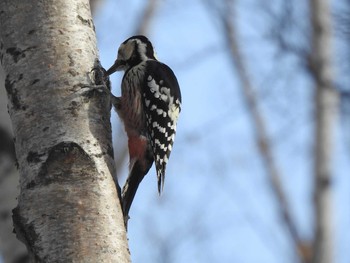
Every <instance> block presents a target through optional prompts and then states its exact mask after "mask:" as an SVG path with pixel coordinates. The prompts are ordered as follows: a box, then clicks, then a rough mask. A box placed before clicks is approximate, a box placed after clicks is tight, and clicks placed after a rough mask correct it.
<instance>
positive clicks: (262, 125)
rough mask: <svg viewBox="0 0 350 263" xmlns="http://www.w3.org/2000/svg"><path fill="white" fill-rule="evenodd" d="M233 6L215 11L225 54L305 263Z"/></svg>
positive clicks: (291, 235) (296, 244)
mask: <svg viewBox="0 0 350 263" xmlns="http://www.w3.org/2000/svg"><path fill="white" fill-rule="evenodd" d="M234 4H235V1H230V0H226V1H225V8H223V9H222V10H223V11H218V10H219V9H218V8H216V9H215V10H216V12H218V14H219V19H220V22H221V26H222V28H223V32H224V36H225V39H226V42H227V46H228V48H229V53H230V55H231V58H232V59H231V61H232V63H233V65H234V67H235V69H236V70H237V72H238V77H239V79H240V81H241V83H242V85H241V88H242V92H243V97H244V100H245V103H246V106H247V109H248V111H249V113H250V115H251V118H252V123H253V125H254V131H255V140H256V144H257V146H258V149H259V151H260V154H261V157H262V159H263V162H264V165H265V169H266V171H267V175H268V178H269V182H270V184H271V187H272V190H273V193H274V194H275V196H276V200H277V202H278V206H279V211H280V214H281V217H282V218H283V222H284V223H285V225H286V227H287V229H288V230H289V234H290V237H291V239H292V240H293V243H294V246H295V250H296V251H297V252H298V254H299V256H300V260H301V261H303V262H306V260H305V259H304V258H303V257H302V255H300V253H299V252H300V251H299V245H300V244H301V243H302V242H301V240H300V238H299V236H298V232H297V227H296V224H295V222H294V220H293V218H292V215H291V214H290V209H289V205H288V201H287V197H286V196H285V193H284V191H283V187H282V183H281V181H280V178H281V171H280V170H279V169H278V167H277V164H276V161H275V159H274V157H273V152H272V147H271V142H270V139H269V136H268V134H267V130H266V122H265V120H264V117H263V115H262V113H261V112H260V111H259V105H258V99H257V95H256V92H255V89H254V87H253V84H252V82H251V80H250V77H249V74H248V70H247V66H246V65H245V63H244V58H243V56H242V54H241V51H240V48H239V45H238V42H237V38H238V34H237V31H236V28H235V23H234V21H232V18H233V17H236V16H235V14H234Z"/></svg>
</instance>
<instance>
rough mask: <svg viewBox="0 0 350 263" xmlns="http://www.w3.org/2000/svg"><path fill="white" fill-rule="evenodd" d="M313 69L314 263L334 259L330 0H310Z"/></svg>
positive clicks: (334, 109) (334, 96)
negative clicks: (314, 111)
mask: <svg viewBox="0 0 350 263" xmlns="http://www.w3.org/2000/svg"><path fill="white" fill-rule="evenodd" d="M310 10H311V17H312V23H311V25H312V36H313V37H312V69H313V72H312V73H313V76H314V79H315V82H316V91H315V101H316V108H315V110H316V116H315V117H316V131H315V132H316V143H315V156H316V158H315V220H316V221H315V227H316V229H315V241H314V257H313V262H314V263H332V262H334V259H333V229H332V222H333V219H332V215H333V210H332V194H331V190H332V188H331V187H332V184H331V181H332V168H331V156H332V144H333V143H332V137H333V129H334V125H335V119H336V115H337V113H336V112H337V104H338V97H337V93H336V91H335V89H334V88H333V78H334V76H333V72H332V63H331V60H332V44H331V38H332V34H331V31H332V30H331V27H332V25H331V15H330V14H331V12H330V5H329V1H328V0H310Z"/></svg>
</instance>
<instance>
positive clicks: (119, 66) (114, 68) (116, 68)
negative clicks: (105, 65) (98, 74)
mask: <svg viewBox="0 0 350 263" xmlns="http://www.w3.org/2000/svg"><path fill="white" fill-rule="evenodd" d="M124 66H125V62H124V61H122V60H119V59H117V60H116V61H115V62H114V64H113V65H112V66H111V67H110V68H109V69H108V70H107V72H106V74H107V76H109V75H112V74H113V73H114V72H116V71H119V70H122V69H123V68H124Z"/></svg>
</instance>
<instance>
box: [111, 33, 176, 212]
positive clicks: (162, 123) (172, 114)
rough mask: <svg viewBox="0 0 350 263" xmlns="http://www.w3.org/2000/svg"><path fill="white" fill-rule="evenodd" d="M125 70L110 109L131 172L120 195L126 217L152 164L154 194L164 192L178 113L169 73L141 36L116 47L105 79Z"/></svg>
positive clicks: (174, 81) (173, 78) (146, 40)
mask: <svg viewBox="0 0 350 263" xmlns="http://www.w3.org/2000/svg"><path fill="white" fill-rule="evenodd" d="M118 70H124V71H125V74H124V77H123V80H122V87H121V97H120V98H116V97H114V100H113V101H114V103H113V104H114V106H115V108H116V110H117V112H118V115H119V116H120V118H121V119H122V120H123V122H124V126H125V130H126V133H127V135H128V146H129V154H130V167H129V168H130V172H129V177H128V179H127V182H126V184H125V186H124V188H123V191H122V199H123V209H124V215H125V216H127V214H128V212H129V209H130V205H131V203H132V200H133V198H134V195H135V193H136V190H137V187H138V185H139V183H140V182H141V180H142V179H143V177H144V176H145V175H146V174H147V172H148V170H149V169H150V167H151V166H152V163H153V161H155V166H156V170H157V177H158V191H159V193H161V191H162V189H163V186H164V176H165V169H166V165H167V163H168V160H169V156H170V153H171V150H172V147H173V143H174V139H175V133H176V124H177V120H178V117H179V113H180V110H181V93H180V88H179V84H178V82H177V79H176V77H175V75H174V73H173V71H172V70H171V69H170V68H169V67H168V66H167V65H165V64H164V63H161V62H159V61H158V60H157V59H156V57H155V54H154V50H153V46H152V44H151V42H150V41H149V40H148V39H147V38H146V37H145V36H133V37H131V38H129V39H127V40H125V41H124V42H123V43H122V44H121V45H120V47H119V50H118V58H117V60H116V61H115V63H114V65H113V66H112V67H111V68H110V69H108V70H107V75H110V74H112V73H113V72H115V71H118Z"/></svg>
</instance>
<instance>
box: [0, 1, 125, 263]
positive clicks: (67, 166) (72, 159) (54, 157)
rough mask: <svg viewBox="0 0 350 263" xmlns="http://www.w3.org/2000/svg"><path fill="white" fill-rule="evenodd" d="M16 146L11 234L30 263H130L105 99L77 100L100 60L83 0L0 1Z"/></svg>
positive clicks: (85, 96)
mask: <svg viewBox="0 0 350 263" xmlns="http://www.w3.org/2000/svg"><path fill="white" fill-rule="evenodd" d="M0 25H1V26H0V27H1V28H0V48H1V54H0V59H1V63H2V65H3V67H4V70H5V74H6V78H5V87H6V91H7V94H8V99H9V113H10V116H11V120H12V125H13V132H14V136H15V139H16V143H15V147H16V153H17V159H18V163H19V172H20V196H19V202H18V205H17V207H16V208H15V209H14V210H13V221H14V226H15V230H16V234H17V236H18V238H19V239H20V240H22V241H23V242H24V243H25V244H26V246H27V249H28V251H29V255H30V257H31V259H32V261H35V262H72V261H75V262H129V261H130V255H129V252H128V245H127V240H126V233H125V227H124V223H123V215H122V211H121V207H120V203H119V199H118V189H117V187H116V186H115V184H114V180H113V178H116V175H115V167H114V161H113V149H112V141H111V126H110V102H109V98H108V96H105V94H103V93H98V92H85V93H84V92H82V87H83V86H86V85H91V84H94V83H92V82H91V81H90V79H89V76H88V73H89V72H90V71H91V69H92V68H93V66H94V62H95V60H96V59H97V57H98V54H97V49H96V40H95V39H96V37H95V32H94V25H93V22H92V19H91V14H90V7H89V2H88V1H87V0H70V1H68V0H66V1H53V0H49V1H20V0H14V1H13V0H2V1H1V2H0Z"/></svg>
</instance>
